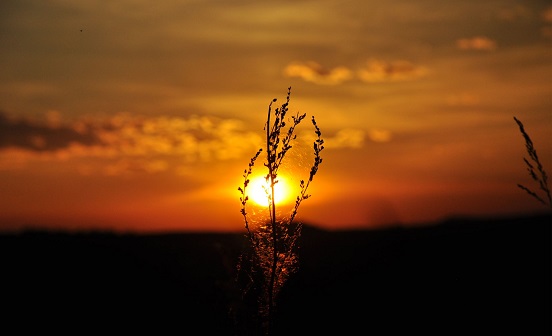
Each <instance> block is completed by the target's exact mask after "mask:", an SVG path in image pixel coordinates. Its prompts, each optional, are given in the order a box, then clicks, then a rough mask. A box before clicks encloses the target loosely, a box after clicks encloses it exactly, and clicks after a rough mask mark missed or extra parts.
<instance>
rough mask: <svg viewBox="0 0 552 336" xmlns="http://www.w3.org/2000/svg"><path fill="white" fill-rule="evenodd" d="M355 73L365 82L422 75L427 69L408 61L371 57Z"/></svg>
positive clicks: (386, 80) (391, 80)
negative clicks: (386, 60)
mask: <svg viewBox="0 0 552 336" xmlns="http://www.w3.org/2000/svg"><path fill="white" fill-rule="evenodd" d="M357 74H358V77H359V78H360V79H361V80H362V81H364V82H367V83H377V82H396V81H406V80H413V79H417V78H421V77H424V76H425V75H426V74H427V69H426V68H424V67H421V66H416V65H414V64H412V63H410V62H408V61H402V60H399V61H393V62H385V61H381V60H377V59H371V60H368V62H367V63H366V66H365V67H364V68H362V69H360V70H359V71H358V72H357Z"/></svg>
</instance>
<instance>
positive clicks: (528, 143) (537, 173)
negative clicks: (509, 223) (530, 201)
mask: <svg viewBox="0 0 552 336" xmlns="http://www.w3.org/2000/svg"><path fill="white" fill-rule="evenodd" d="M514 120H515V121H516V123H517V125H518V126H519V130H520V132H521V135H523V138H524V139H525V148H526V150H527V154H528V155H529V158H530V160H531V161H529V160H528V159H527V158H525V157H524V158H523V161H524V162H525V165H526V166H527V171H528V172H529V176H531V179H533V181H535V182H536V183H537V184H538V186H539V189H540V193H541V194H544V195H539V194H538V193H537V192H535V191H533V190H531V189H529V188H528V187H526V186H524V185H522V184H518V187H519V188H520V189H522V190H525V191H526V192H527V193H528V194H529V195H531V196H532V197H534V198H535V199H536V200H538V201H539V202H540V203H542V204H544V205H546V206H548V207H550V208H552V197H551V196H550V188H549V186H548V175H547V174H546V171H545V170H544V167H543V166H542V164H541V162H540V160H539V156H538V155H537V150H536V149H535V147H534V145H533V141H532V140H531V138H530V137H529V134H527V132H526V131H525V127H524V126H523V123H522V122H521V121H519V120H518V119H517V118H516V117H514ZM531 162H532V164H531ZM534 165H536V169H535V166H534Z"/></svg>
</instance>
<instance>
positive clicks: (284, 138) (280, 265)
mask: <svg viewBox="0 0 552 336" xmlns="http://www.w3.org/2000/svg"><path fill="white" fill-rule="evenodd" d="M290 96H291V87H289V88H288V92H287V97H286V101H285V103H283V104H282V105H281V106H280V107H277V108H275V109H273V104H274V103H275V102H276V101H277V100H276V99H273V100H272V101H271V102H270V104H269V105H268V112H267V119H266V124H265V126H264V130H265V131H266V139H265V141H266V144H265V148H266V162H264V167H265V168H266V169H267V174H266V175H265V180H266V182H267V184H268V186H267V188H266V189H265V192H266V195H267V199H268V205H267V209H266V210H267V212H268V218H269V220H268V223H260V224H259V225H257V226H254V225H252V221H251V220H250V218H249V217H250V215H249V213H248V212H247V202H248V201H249V197H248V196H247V187H248V185H249V177H250V175H251V174H252V170H253V167H254V165H255V162H256V161H257V159H258V158H259V156H260V154H261V153H262V151H263V150H262V148H260V149H259V150H258V151H257V153H256V154H255V155H254V156H253V157H252V158H251V160H250V162H249V166H248V168H247V169H245V170H244V174H243V178H244V183H243V186H242V187H238V191H239V192H240V194H241V196H240V202H241V209H240V212H241V214H242V216H243V218H244V223H245V229H246V231H247V238H248V241H249V242H250V247H251V249H250V251H251V255H250V257H249V258H248V260H246V261H248V262H249V266H250V268H251V270H250V272H251V273H250V275H249V276H248V279H250V280H251V281H253V282H255V281H256V282H257V284H256V285H257V286H258V287H259V290H258V292H257V293H258V300H257V302H258V305H259V307H258V308H259V309H258V310H259V312H260V314H261V317H262V318H263V321H262V324H263V326H262V330H263V333H264V334H265V335H269V334H270V332H271V330H272V328H273V323H274V315H275V307H276V300H277V297H278V293H279V291H280V290H281V288H282V286H283V285H284V283H285V282H286V280H287V279H288V278H289V276H290V275H291V274H293V273H294V272H296V271H297V268H298V256H297V252H296V247H297V240H298V238H299V236H300V234H301V228H302V225H301V223H294V220H295V218H296V215H297V212H298V209H299V206H300V204H301V202H302V201H303V200H305V199H307V198H309V197H310V195H309V194H307V191H308V187H309V185H310V183H311V182H312V180H313V178H314V176H315V175H316V173H317V172H318V167H319V165H320V164H321V163H322V158H321V156H320V153H321V152H322V150H323V149H324V140H323V139H322V133H321V132H320V128H319V127H318V125H317V123H316V120H315V118H314V117H312V124H313V126H314V128H315V133H316V135H317V138H316V140H315V141H314V145H313V148H314V162H313V164H312V167H311V169H310V174H309V178H308V180H307V182H304V180H301V182H300V193H299V196H297V199H296V202H295V206H294V208H293V209H292V211H291V214H290V215H289V216H286V217H284V218H283V219H279V218H277V214H278V212H277V211H276V202H275V186H276V184H277V183H278V174H279V170H280V168H281V166H282V163H283V161H284V158H285V157H286V154H287V153H288V151H289V150H290V149H291V148H292V141H293V140H296V138H297V136H296V134H295V129H296V127H297V126H298V125H299V124H300V123H301V121H303V119H305V117H306V114H305V113H303V114H299V113H297V114H295V115H292V116H291V118H288V117H287V113H288V110H289V102H290ZM288 122H289V123H290V125H289V126H288V125H287V123H288ZM286 126H288V128H287V130H286V129H285V128H286ZM292 224H293V225H292ZM240 262H244V258H243V256H242V258H241V259H240ZM238 267H239V268H241V266H240V265H238ZM253 285H255V284H253ZM246 288H251V286H246Z"/></svg>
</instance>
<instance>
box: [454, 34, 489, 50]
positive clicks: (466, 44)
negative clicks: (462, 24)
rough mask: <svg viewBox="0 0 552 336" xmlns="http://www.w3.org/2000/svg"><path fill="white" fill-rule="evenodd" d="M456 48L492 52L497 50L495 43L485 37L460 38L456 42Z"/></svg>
mask: <svg viewBox="0 0 552 336" xmlns="http://www.w3.org/2000/svg"><path fill="white" fill-rule="evenodd" d="M456 46H457V47H458V49H460V50H482V51H492V50H495V49H496V48H497V43H496V41H494V40H491V39H490V38H488V37H485V36H475V37H471V38H462V39H458V40H457V41H456Z"/></svg>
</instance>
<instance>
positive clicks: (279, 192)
mask: <svg viewBox="0 0 552 336" xmlns="http://www.w3.org/2000/svg"><path fill="white" fill-rule="evenodd" d="M276 180H277V181H278V182H277V183H276V184H275V185H274V202H275V204H276V205H278V204H284V203H288V202H289V201H290V199H291V192H290V190H291V187H290V186H289V183H288V181H287V180H286V178H284V177H281V176H278V178H277V179H276ZM247 189H248V190H247V194H248V196H249V199H251V200H252V201H253V202H255V203H256V204H257V205H260V206H268V199H269V198H268V194H269V193H270V183H268V182H267V181H266V179H265V176H257V177H253V178H251V180H250V182H249V186H248V188H247ZM267 192H268V193H267Z"/></svg>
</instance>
